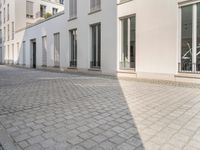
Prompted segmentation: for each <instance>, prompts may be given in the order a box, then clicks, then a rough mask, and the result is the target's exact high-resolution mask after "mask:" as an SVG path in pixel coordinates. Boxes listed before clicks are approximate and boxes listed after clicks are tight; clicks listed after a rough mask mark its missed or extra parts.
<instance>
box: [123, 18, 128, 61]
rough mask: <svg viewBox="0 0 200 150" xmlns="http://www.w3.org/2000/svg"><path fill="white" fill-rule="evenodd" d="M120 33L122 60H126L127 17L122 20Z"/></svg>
mask: <svg viewBox="0 0 200 150" xmlns="http://www.w3.org/2000/svg"><path fill="white" fill-rule="evenodd" d="M122 34H123V37H122V38H123V51H122V61H123V62H127V61H128V19H127V18H126V19H124V20H122Z"/></svg>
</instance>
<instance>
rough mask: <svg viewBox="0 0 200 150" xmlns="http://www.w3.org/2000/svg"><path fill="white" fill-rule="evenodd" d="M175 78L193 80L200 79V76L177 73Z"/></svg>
mask: <svg viewBox="0 0 200 150" xmlns="http://www.w3.org/2000/svg"><path fill="white" fill-rule="evenodd" d="M175 77H178V78H193V79H200V74H197V73H190V72H188V73H177V74H176V75H175Z"/></svg>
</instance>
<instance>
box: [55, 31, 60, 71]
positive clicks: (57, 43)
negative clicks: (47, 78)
mask: <svg viewBox="0 0 200 150" xmlns="http://www.w3.org/2000/svg"><path fill="white" fill-rule="evenodd" d="M54 66H55V67H59V66H60V33H55V34H54Z"/></svg>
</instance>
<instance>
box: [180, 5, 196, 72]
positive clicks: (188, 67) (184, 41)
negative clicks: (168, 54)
mask: <svg viewBox="0 0 200 150" xmlns="http://www.w3.org/2000/svg"><path fill="white" fill-rule="evenodd" d="M192 8H193V6H192V5H190V6H186V7H183V8H182V22H181V25H182V28H181V29H182V30H181V63H182V65H181V67H182V70H185V71H192V21H193V20H192V17H193V16H192V14H193V9H192Z"/></svg>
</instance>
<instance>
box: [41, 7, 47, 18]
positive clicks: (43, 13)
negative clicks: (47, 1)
mask: <svg viewBox="0 0 200 150" xmlns="http://www.w3.org/2000/svg"><path fill="white" fill-rule="evenodd" d="M45 13H46V6H45V5H40V17H44V15H45Z"/></svg>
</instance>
